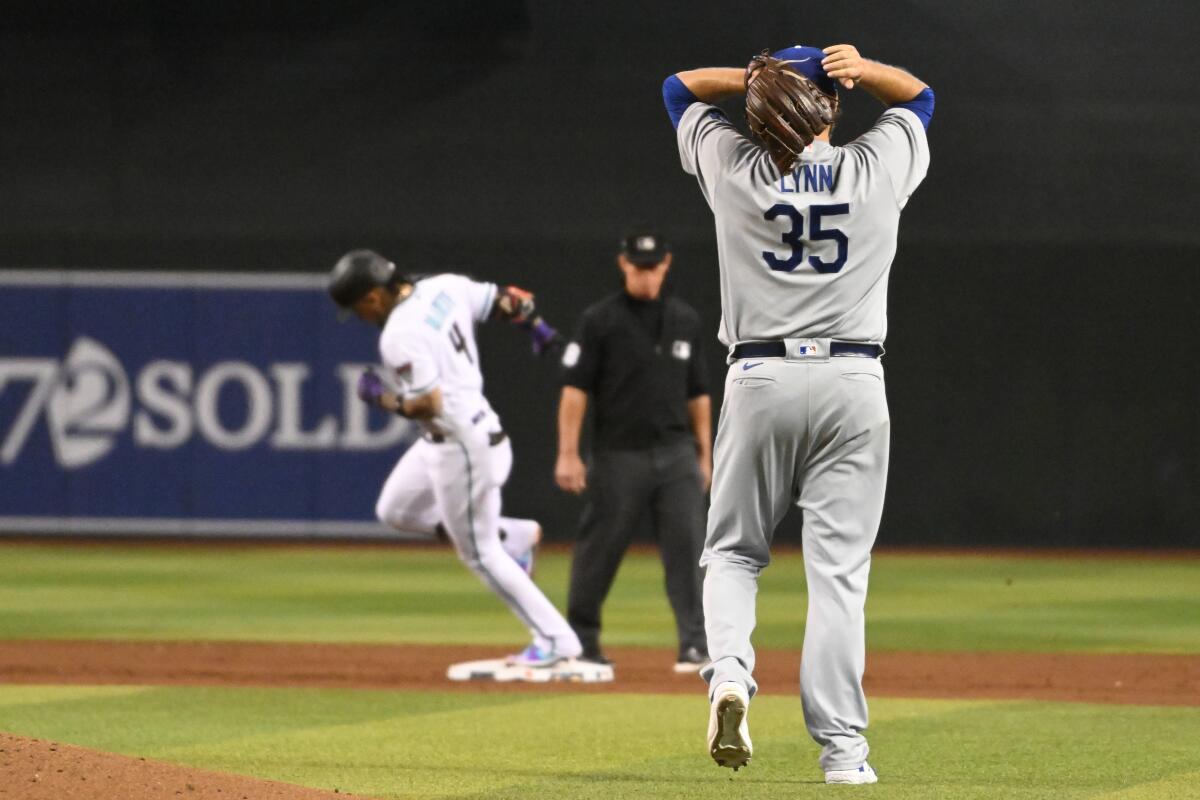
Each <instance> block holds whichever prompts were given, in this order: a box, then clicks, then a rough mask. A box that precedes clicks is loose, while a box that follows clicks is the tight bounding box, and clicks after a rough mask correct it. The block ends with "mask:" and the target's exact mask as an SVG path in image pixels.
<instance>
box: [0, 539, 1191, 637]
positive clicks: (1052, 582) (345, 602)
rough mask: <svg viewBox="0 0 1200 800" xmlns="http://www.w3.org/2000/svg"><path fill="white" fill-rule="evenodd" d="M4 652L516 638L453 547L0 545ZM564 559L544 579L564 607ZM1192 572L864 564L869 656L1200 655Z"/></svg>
mask: <svg viewBox="0 0 1200 800" xmlns="http://www.w3.org/2000/svg"><path fill="white" fill-rule="evenodd" d="M0 559H2V560H3V563H4V578H3V583H0V638H8V639H13V638H105V639H238V640H263V641H281V640H292V641H326V642H397V643H403V642H410V643H439V642H440V643H495V644H505V645H511V644H513V643H519V642H520V641H521V640H522V639H523V638H524V636H525V633H524V631H523V630H522V629H521V627H520V626H519V625H518V624H517V622H516V621H515V620H514V619H513V618H512V617H511V615H509V614H508V612H507V610H506V609H504V608H503V607H502V606H501V604H500V603H499V602H497V601H495V600H494V599H493V598H492V597H491V596H490V595H488V594H487V593H486V591H485V590H484V589H483V587H482V586H481V585H480V584H478V583H477V582H476V580H475V579H474V578H473V577H472V576H471V575H470V574H469V573H468V572H467V571H466V570H465V569H464V568H463V567H462V566H461V565H460V564H459V563H458V562H457V561H456V560H455V559H454V558H453V556H452V555H451V554H450V552H449V550H436V549H411V548H405V547H396V548H394V549H381V548H343V549H338V548H301V547H297V548H281V547H259V548H254V547H232V548H231V547H221V546H213V547H182V548H180V547H172V546H169V545H163V546H141V545H139V546H133V547H131V546H123V545H120V544H113V545H103V546H90V547H78V548H76V547H64V546H57V545H13V544H2V545H0ZM567 567H568V556H567V555H566V554H565V553H562V552H557V553H551V554H548V555H545V556H543V557H542V558H541V559H540V560H539V565H538V583H539V584H540V585H541V586H542V587H543V588H544V589H545V590H546V592H547V594H548V595H549V596H550V598H551V599H552V600H553V601H554V602H555V603H556V604H557V605H558V606H559V607H560V608H561V607H563V605H564V602H565V596H566V584H567ZM1197 586H1200V559H1195V558H1191V559H1181V560H1177V561H1171V560H1167V559H1162V560H1122V559H1119V558H1114V559H1097V558H1070V557H1048V558H1015V557H1010V556H988V555H979V556H954V557H951V556H932V555H931V556H918V555H889V554H886V553H884V554H881V555H878V556H877V557H876V559H875V563H874V567H873V574H872V588H871V594H870V600H869V603H868V643H869V645H870V646H871V647H872V648H874V649H902V650H1024V651H1041V652H1055V651H1076V652H1153V653H1200V592H1197V591H1196V587H1197ZM759 597H760V608H759V628H758V633H757V635H756V642H757V644H759V645H760V646H764V647H798V646H799V644H800V641H801V637H802V635H803V621H804V613H805V596H804V571H803V564H802V561H801V558H800V555H799V553H797V552H786V551H785V552H782V553H781V554H779V555H778V556H777V557H776V560H775V563H774V564H772V566H771V567H770V568H769V569H767V571H766V572H765V573H764V575H763V578H762V591H761V592H760V595H759ZM605 613H606V620H605V621H606V641H607V642H608V643H609V644H613V645H646V646H671V644H672V642H673V636H674V629H673V626H672V624H671V618H670V613H669V609H668V607H667V602H666V596H665V593H664V591H663V589H662V568H661V566H660V564H659V562H658V561H657V559H656V558H655V557H654V556H653V555H650V554H645V553H639V554H635V555H631V556H630V557H628V558H627V559H626V561H625V564H624V565H623V566H622V568H621V573H620V575H619V577H618V580H617V585H616V586H615V587H614V589H613V593H612V596H611V598H610V600H609V602H608V604H607V606H606V610H605Z"/></svg>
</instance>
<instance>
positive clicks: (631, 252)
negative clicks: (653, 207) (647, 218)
mask: <svg viewBox="0 0 1200 800" xmlns="http://www.w3.org/2000/svg"><path fill="white" fill-rule="evenodd" d="M670 252H671V246H670V245H669V244H668V243H667V240H666V239H664V238H663V236H662V234H660V233H659V232H658V231H657V230H655V229H654V228H651V227H649V226H647V225H641V226H638V227H636V228H634V229H633V230H631V231H629V233H627V234H625V238H623V239H621V255H623V256H625V257H626V258H627V259H629V260H630V261H631V262H632V263H633V264H635V265H636V266H639V267H653V266H654V265H655V264H658V263H659V262H661V261H662V260H663V259H664V258H666V257H667V255H668V254H669V253H670Z"/></svg>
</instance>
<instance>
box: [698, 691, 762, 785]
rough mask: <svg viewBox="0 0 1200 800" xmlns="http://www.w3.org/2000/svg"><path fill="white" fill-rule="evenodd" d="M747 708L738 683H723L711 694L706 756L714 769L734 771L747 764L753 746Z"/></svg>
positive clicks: (748, 707)
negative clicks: (709, 758) (725, 768)
mask: <svg viewBox="0 0 1200 800" xmlns="http://www.w3.org/2000/svg"><path fill="white" fill-rule="evenodd" d="M749 709H750V695H749V694H747V693H746V689H745V687H743V686H742V685H741V684H738V683H731V682H726V683H722V684H719V685H718V686H717V688H716V689H715V690H714V691H713V697H712V706H711V708H710V709H709V714H708V754H709V755H711V756H712V759H713V761H715V762H717V766H718V767H731V768H732V769H733V771H734V772H737V771H738V770H739V769H741V768H742V767H744V766H746V764H747V763H748V762H749V761H750V755H751V753H753V752H754V747H753V745H751V744H750V728H749V726H748V725H747V724H746V716H747V714H748V713H749Z"/></svg>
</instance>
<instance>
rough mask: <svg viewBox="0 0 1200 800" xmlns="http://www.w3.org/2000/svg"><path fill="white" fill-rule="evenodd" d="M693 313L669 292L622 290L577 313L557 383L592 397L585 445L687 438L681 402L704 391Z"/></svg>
mask: <svg viewBox="0 0 1200 800" xmlns="http://www.w3.org/2000/svg"><path fill="white" fill-rule="evenodd" d="M700 342H701V339H700V315H699V314H697V313H696V311H695V310H694V309H693V308H692V307H691V306H689V305H688V304H687V303H685V302H683V301H682V300H680V299H678V298H676V297H670V296H667V297H660V298H659V299H658V300H636V299H634V298H633V297H631V296H629V294H628V293H627V292H625V291H621V292H618V293H616V294H613V295H610V296H609V297H606V298H604V299H603V300H601V301H600V302H598V303H596V304H594V305H592V306H589V307H588V308H587V310H585V311H584V312H583V318H582V319H581V320H580V321H579V325H578V327H577V328H576V329H575V335H574V337H572V339H571V342H570V344H569V345H568V346H567V349H566V350H565V351H564V352H563V367H564V370H563V383H565V384H566V385H568V386H574V387H576V388H577V389H582V390H583V391H585V392H587V393H588V394H589V395H591V397H592V404H593V406H594V408H595V411H594V416H593V422H594V424H593V432H592V447H593V448H594V449H597V450H605V449H608V450H640V449H643V448H647V447H653V446H655V445H661V444H667V443H670V442H674V441H678V440H680V439H684V438H687V437H691V436H692V429H691V419H690V417H689V416H688V410H687V401H688V400H690V399H692V398H693V397H699V396H701V395H705V394H708V371H707V369H706V368H705V366H704V349H703V348H702V347H701V345H700Z"/></svg>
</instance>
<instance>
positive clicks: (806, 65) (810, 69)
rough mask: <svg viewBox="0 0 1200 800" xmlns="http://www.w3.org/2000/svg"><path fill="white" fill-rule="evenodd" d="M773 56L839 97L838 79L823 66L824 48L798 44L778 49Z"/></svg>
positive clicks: (825, 91) (829, 93) (824, 90)
mask: <svg viewBox="0 0 1200 800" xmlns="http://www.w3.org/2000/svg"><path fill="white" fill-rule="evenodd" d="M771 56H772V57H773V58H778V59H779V60H780V61H786V62H787V66H788V69H790V70H792V71H793V72H798V73H800V74H801V75H803V76H804V77H806V78H808V79H809V80H810V81H812V82H813V83H815V84H816V85H817V88H818V89H820V90H821V91H822V92H824V93H825V94H828V95H832V96H833V97H837V81H835V80H834V79H833V78H831V77H829V76H828V75H826V74H825V68H824V67H822V66H821V61H822V60H823V59H824V58H825V51H824V50H821V49H820V48H818V47H804V46H803V45H796V46H795V47H786V48H784V49H783V50H776V51H775V52H774V53H771Z"/></svg>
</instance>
